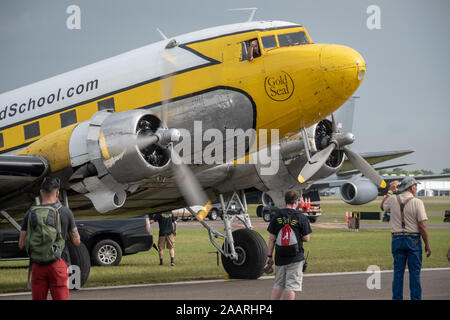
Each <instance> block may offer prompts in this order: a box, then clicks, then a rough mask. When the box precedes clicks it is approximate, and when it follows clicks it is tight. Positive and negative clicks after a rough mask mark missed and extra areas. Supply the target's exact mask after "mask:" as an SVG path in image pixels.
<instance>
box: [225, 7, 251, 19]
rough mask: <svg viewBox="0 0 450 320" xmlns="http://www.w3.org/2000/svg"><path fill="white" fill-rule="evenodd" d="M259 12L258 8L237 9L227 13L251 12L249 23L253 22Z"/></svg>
mask: <svg viewBox="0 0 450 320" xmlns="http://www.w3.org/2000/svg"><path fill="white" fill-rule="evenodd" d="M256 10H258V8H236V9H228V10H227V11H251V12H250V17H249V18H248V21H247V22H251V21H253V17H254V16H255V12H256Z"/></svg>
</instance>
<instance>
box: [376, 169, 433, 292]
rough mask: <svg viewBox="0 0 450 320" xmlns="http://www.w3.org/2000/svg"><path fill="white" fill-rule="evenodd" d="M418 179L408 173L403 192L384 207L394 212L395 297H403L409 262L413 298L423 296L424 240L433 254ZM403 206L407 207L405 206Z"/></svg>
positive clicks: (388, 200) (392, 226)
mask: <svg viewBox="0 0 450 320" xmlns="http://www.w3.org/2000/svg"><path fill="white" fill-rule="evenodd" d="M417 184H418V182H417V181H416V179H414V178H413V177H406V178H404V179H403V180H402V183H401V184H400V187H399V191H400V192H401V194H399V195H396V196H394V195H393V196H390V197H389V198H387V199H386V201H385V202H384V204H383V206H382V209H383V210H385V211H390V212H391V232H392V256H393V257H394V280H393V282H392V299H393V300H402V299H403V278H404V273H405V267H406V263H408V270H409V287H410V291H411V300H421V299H422V288H421V286H420V270H421V268H422V241H421V238H422V239H423V242H424V243H425V251H426V252H427V257H429V256H430V255H431V249H430V244H429V241H428V232H427V227H426V224H425V221H426V220H427V219H428V218H427V214H426V212H425V206H424V204H423V201H422V200H420V199H417V198H415V195H416V193H417ZM402 207H403V208H402Z"/></svg>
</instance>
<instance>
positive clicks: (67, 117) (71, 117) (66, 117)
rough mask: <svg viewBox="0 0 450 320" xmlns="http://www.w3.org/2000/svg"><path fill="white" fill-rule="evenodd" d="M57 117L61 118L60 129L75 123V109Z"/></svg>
mask: <svg viewBox="0 0 450 320" xmlns="http://www.w3.org/2000/svg"><path fill="white" fill-rule="evenodd" d="M59 117H60V118H61V128H64V127H67V126H70V125H71V124H74V123H77V112H76V111H75V109H73V110H70V111H67V112H64V113H61V114H60V115H59Z"/></svg>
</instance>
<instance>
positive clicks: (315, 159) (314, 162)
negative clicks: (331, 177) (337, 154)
mask: <svg viewBox="0 0 450 320" xmlns="http://www.w3.org/2000/svg"><path fill="white" fill-rule="evenodd" d="M335 148H336V145H335V144H334V143H332V144H330V145H329V146H328V147H326V148H325V149H323V150H321V151H319V152H317V153H316V154H314V155H313V156H312V158H311V161H309V162H307V163H306V165H305V166H304V167H303V169H302V171H300V174H299V175H298V177H297V180H298V181H299V182H300V183H305V181H307V180H309V179H310V178H311V177H312V176H313V175H314V174H315V173H316V172H317V171H319V170H320V168H322V166H323V165H324V164H325V162H326V161H327V159H328V157H329V156H330V154H331V153H332V152H333V150H334V149H335Z"/></svg>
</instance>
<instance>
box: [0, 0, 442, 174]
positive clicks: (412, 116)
mask: <svg viewBox="0 0 450 320" xmlns="http://www.w3.org/2000/svg"><path fill="white" fill-rule="evenodd" d="M70 5H77V6H78V7H79V8H80V13H81V16H80V29H69V28H68V27H67V24H66V22H67V20H68V19H69V18H70V16H71V14H70V13H67V12H66V10H67V8H68V7H69V6H70ZM371 5H375V6H377V7H378V8H379V18H380V19H379V22H380V25H379V27H380V28H379V29H369V28H368V23H367V21H368V20H369V21H372V22H373V21H374V20H373V19H372V18H373V17H374V16H373V15H374V12H373V11H369V13H368V12H367V10H368V8H369V6H371ZM248 7H256V8H258V10H257V11H256V14H255V16H254V20H283V21H289V22H294V23H298V24H301V25H303V26H305V27H306V29H307V30H308V32H309V34H310V36H311V38H312V40H313V41H314V42H315V43H336V44H342V45H347V46H349V47H352V48H354V49H355V50H357V51H358V52H359V53H361V55H362V56H363V57H364V59H365V61H366V64H367V74H366V77H365V79H364V81H363V83H362V85H361V86H360V88H359V89H358V90H357V91H356V92H355V95H356V96H359V97H360V98H359V99H358V100H357V104H356V109H355V115H354V116H355V118H354V124H353V133H354V134H355V136H356V141H355V143H353V144H352V146H351V148H352V149H353V150H354V151H357V152H373V151H392V150H405V149H412V150H415V152H414V153H413V154H412V155H408V156H405V157H403V158H400V159H398V160H393V161H390V162H388V164H394V163H404V162H408V163H414V165H411V166H408V167H404V168H405V169H409V170H414V169H429V170H433V171H434V172H436V173H439V172H441V170H442V169H443V168H449V167H450V125H449V122H450V102H449V99H448V98H449V92H450V81H449V76H450V59H449V52H450V41H449V40H448V39H449V34H450V23H449V22H448V15H449V13H450V1H448V0H433V1H426V0H339V1H336V0H315V1H312V0H310V1H307V0H303V1H301V0H277V1H248V0H239V1H235V0H232V1H217V0H209V1H206V0H190V1H186V0H164V1H159V0H158V1H153V0H130V1H120V0H96V1H92V0H84V1H79V0H78V1H77V0H51V1H50V0H40V1H34V0H14V1H13V0H2V1H1V2H0V48H1V49H0V57H1V59H0V70H1V72H0V93H2V92H6V91H9V90H12V89H15V88H18V87H21V86H24V85H27V84H30V83H33V82H35V81H39V80H43V79H46V78H49V77H52V76H55V75H57V74H60V73H63V72H67V71H70V70H73V69H75V68H78V67H81V66H84V65H87V64H90V63H94V62H97V61H99V60H102V59H105V58H109V57H112V56H115V55H117V54H120V53H123V52H126V51H129V50H132V49H135V48H138V47H141V46H144V45H147V44H150V43H152V42H156V41H159V40H161V36H160V34H159V33H158V32H157V31H156V28H157V27H158V28H159V29H161V30H162V31H163V32H164V33H165V34H166V35H167V36H168V37H171V36H176V35H179V34H183V33H187V32H191V31H196V30H200V29H204V28H208V27H213V26H219V25H225V24H231V23H238V22H243V21H246V20H247V19H248V17H249V13H248V12H237V11H227V9H231V8H248Z"/></svg>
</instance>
